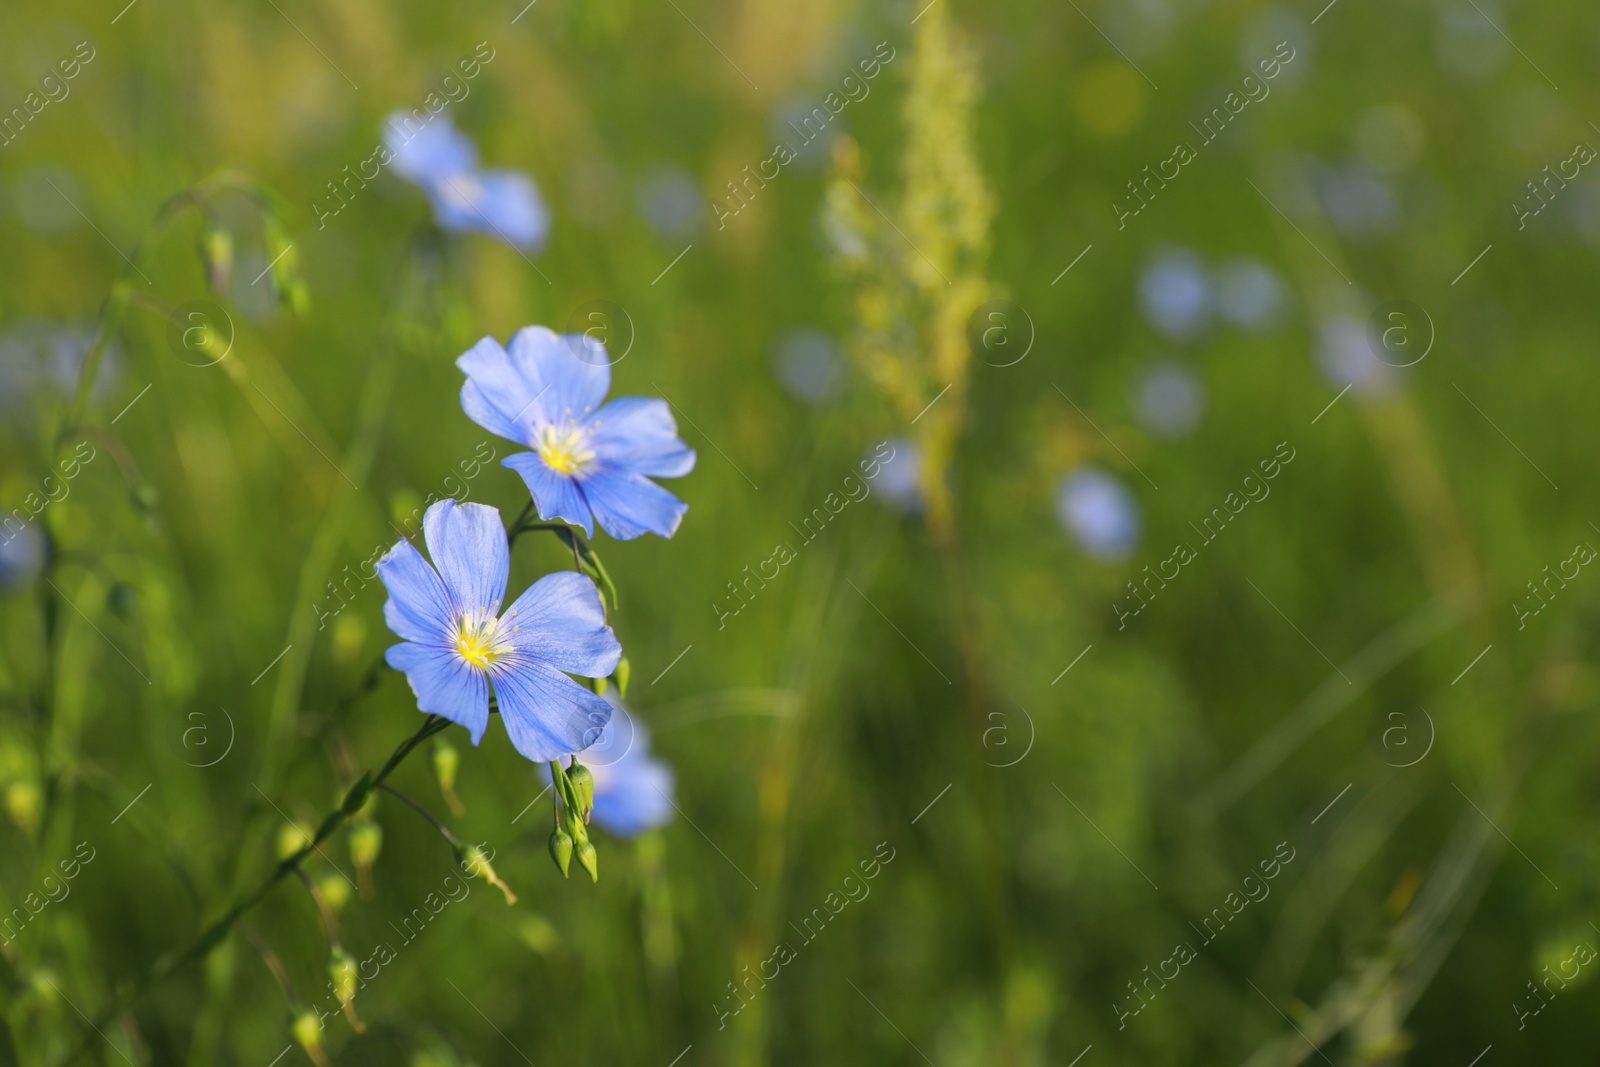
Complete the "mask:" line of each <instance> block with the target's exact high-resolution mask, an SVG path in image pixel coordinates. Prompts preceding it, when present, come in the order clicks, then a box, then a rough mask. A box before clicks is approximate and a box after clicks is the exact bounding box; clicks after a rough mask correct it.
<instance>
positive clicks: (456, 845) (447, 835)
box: [378, 782, 465, 860]
mask: <svg viewBox="0 0 1600 1067" xmlns="http://www.w3.org/2000/svg"><path fill="white" fill-rule="evenodd" d="M378 788H379V789H381V790H383V791H384V792H385V793H388V794H390V795H391V796H396V797H399V798H400V799H401V800H403V801H405V802H406V803H407V804H409V805H411V807H412V808H414V809H415V810H416V812H417V814H418V815H421V816H422V817H423V818H424V819H427V820H428V821H429V822H430V823H432V824H433V828H434V829H435V830H437V831H439V833H440V834H442V835H444V839H445V840H446V841H448V842H450V848H451V849H452V850H454V852H455V854H456V859H457V860H460V859H462V858H463V855H464V854H463V851H462V850H463V849H464V848H465V846H464V845H462V843H461V841H460V839H459V838H457V837H456V835H455V834H453V833H451V832H450V828H449V827H448V826H446V825H445V824H444V823H442V822H440V821H439V820H438V819H437V818H435V817H434V814H433V812H431V811H429V810H428V809H427V808H425V807H423V806H422V805H421V804H419V803H417V802H416V801H415V800H413V799H412V798H411V797H409V796H407V795H406V794H405V793H402V792H400V790H398V789H396V788H395V787H394V786H392V785H389V784H388V783H387V782H380V783H379V784H378Z"/></svg>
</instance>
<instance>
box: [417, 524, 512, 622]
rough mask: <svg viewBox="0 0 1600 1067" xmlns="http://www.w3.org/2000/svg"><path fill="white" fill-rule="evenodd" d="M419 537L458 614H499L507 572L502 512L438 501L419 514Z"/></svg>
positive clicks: (508, 556) (507, 548)
mask: <svg viewBox="0 0 1600 1067" xmlns="http://www.w3.org/2000/svg"><path fill="white" fill-rule="evenodd" d="M422 533H423V537H424V538H426V539H427V542H428V554H429V555H431V556H432V557H433V562H434V566H436V567H437V568H438V569H439V576H440V577H441V578H443V579H444V585H445V588H446V589H448V590H449V591H450V598H451V601H452V602H453V604H454V606H455V607H456V609H457V612H458V613H461V612H474V611H484V610H488V611H492V612H496V613H498V612H499V610H500V601H501V599H502V598H503V597H504V596H505V594H506V579H507V577H509V576H510V574H511V549H510V546H509V545H508V544H507V543H506V530H505V527H504V526H502V525H501V524H500V513H499V512H498V511H496V510H495V509H494V508H491V507H489V506H488V505H487V504H458V503H456V502H455V501H454V500H451V499H445V500H441V501H439V502H438V503H437V504H435V505H433V506H432V507H431V508H429V509H428V511H427V514H425V515H423V517H422Z"/></svg>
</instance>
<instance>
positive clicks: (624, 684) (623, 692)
mask: <svg viewBox="0 0 1600 1067" xmlns="http://www.w3.org/2000/svg"><path fill="white" fill-rule="evenodd" d="M631 673H632V668H631V667H630V666H629V665H628V657H627V656H623V657H622V658H621V659H619V660H617V669H616V670H614V671H612V672H611V677H613V678H615V679H616V680H617V695H618V696H620V697H625V696H627V695H628V675H629V674H631Z"/></svg>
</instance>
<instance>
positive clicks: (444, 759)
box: [433, 737, 467, 818]
mask: <svg viewBox="0 0 1600 1067" xmlns="http://www.w3.org/2000/svg"><path fill="white" fill-rule="evenodd" d="M460 765H461V754H460V753H459V752H457V751H456V746H454V745H452V744H451V743H450V742H449V741H447V740H445V739H444V738H443V737H440V738H438V739H437V740H435V741H434V743H433V773H434V774H435V775H437V776H438V778H439V794H440V795H441V796H443V797H444V802H445V803H446V804H448V805H450V811H451V812H452V813H453V814H455V816H456V817H457V818H459V817H461V816H462V815H465V814H466V813H467V809H466V807H464V806H463V805H462V803H461V798H460V797H458V796H456V768H457V767H459V766H460Z"/></svg>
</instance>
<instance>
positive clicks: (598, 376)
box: [506, 326, 611, 423]
mask: <svg viewBox="0 0 1600 1067" xmlns="http://www.w3.org/2000/svg"><path fill="white" fill-rule="evenodd" d="M583 344H585V342H584V341H583V338H582V335H581V334H575V335H573V339H572V340H571V341H570V342H569V341H568V340H567V339H566V338H563V337H557V336H556V335H555V334H554V333H552V332H551V331H550V330H548V329H546V328H545V327H543V326H527V327H524V328H523V329H520V330H518V331H517V332H516V333H514V334H512V335H511V340H510V341H509V342H508V343H507V344H506V351H507V353H508V354H509V355H510V356H511V362H512V364H513V365H514V366H515V367H516V368H517V371H518V373H520V374H521V375H522V377H523V379H524V380H525V381H527V382H528V383H529V384H530V385H533V386H534V387H535V388H534V391H535V392H537V391H538V390H540V389H544V388H545V387H547V386H548V387H549V390H550V391H549V392H548V393H546V394H545V395H544V398H543V399H542V400H540V402H539V403H540V406H541V407H542V408H543V409H544V414H545V421H547V422H556V423H560V422H565V421H567V420H568V419H576V420H578V421H579V422H585V421H587V420H588V416H590V415H593V414H594V412H595V410H596V409H598V408H599V407H600V405H601V403H603V402H604V401H605V398H606V393H607V392H608V391H609V390H610V389H611V367H610V366H609V365H608V364H606V363H605V362H603V361H600V360H593V359H592V358H591V359H587V360H586V359H579V358H578V355H577V351H576V350H575V349H577V348H578V347H579V346H581V345H583Z"/></svg>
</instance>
